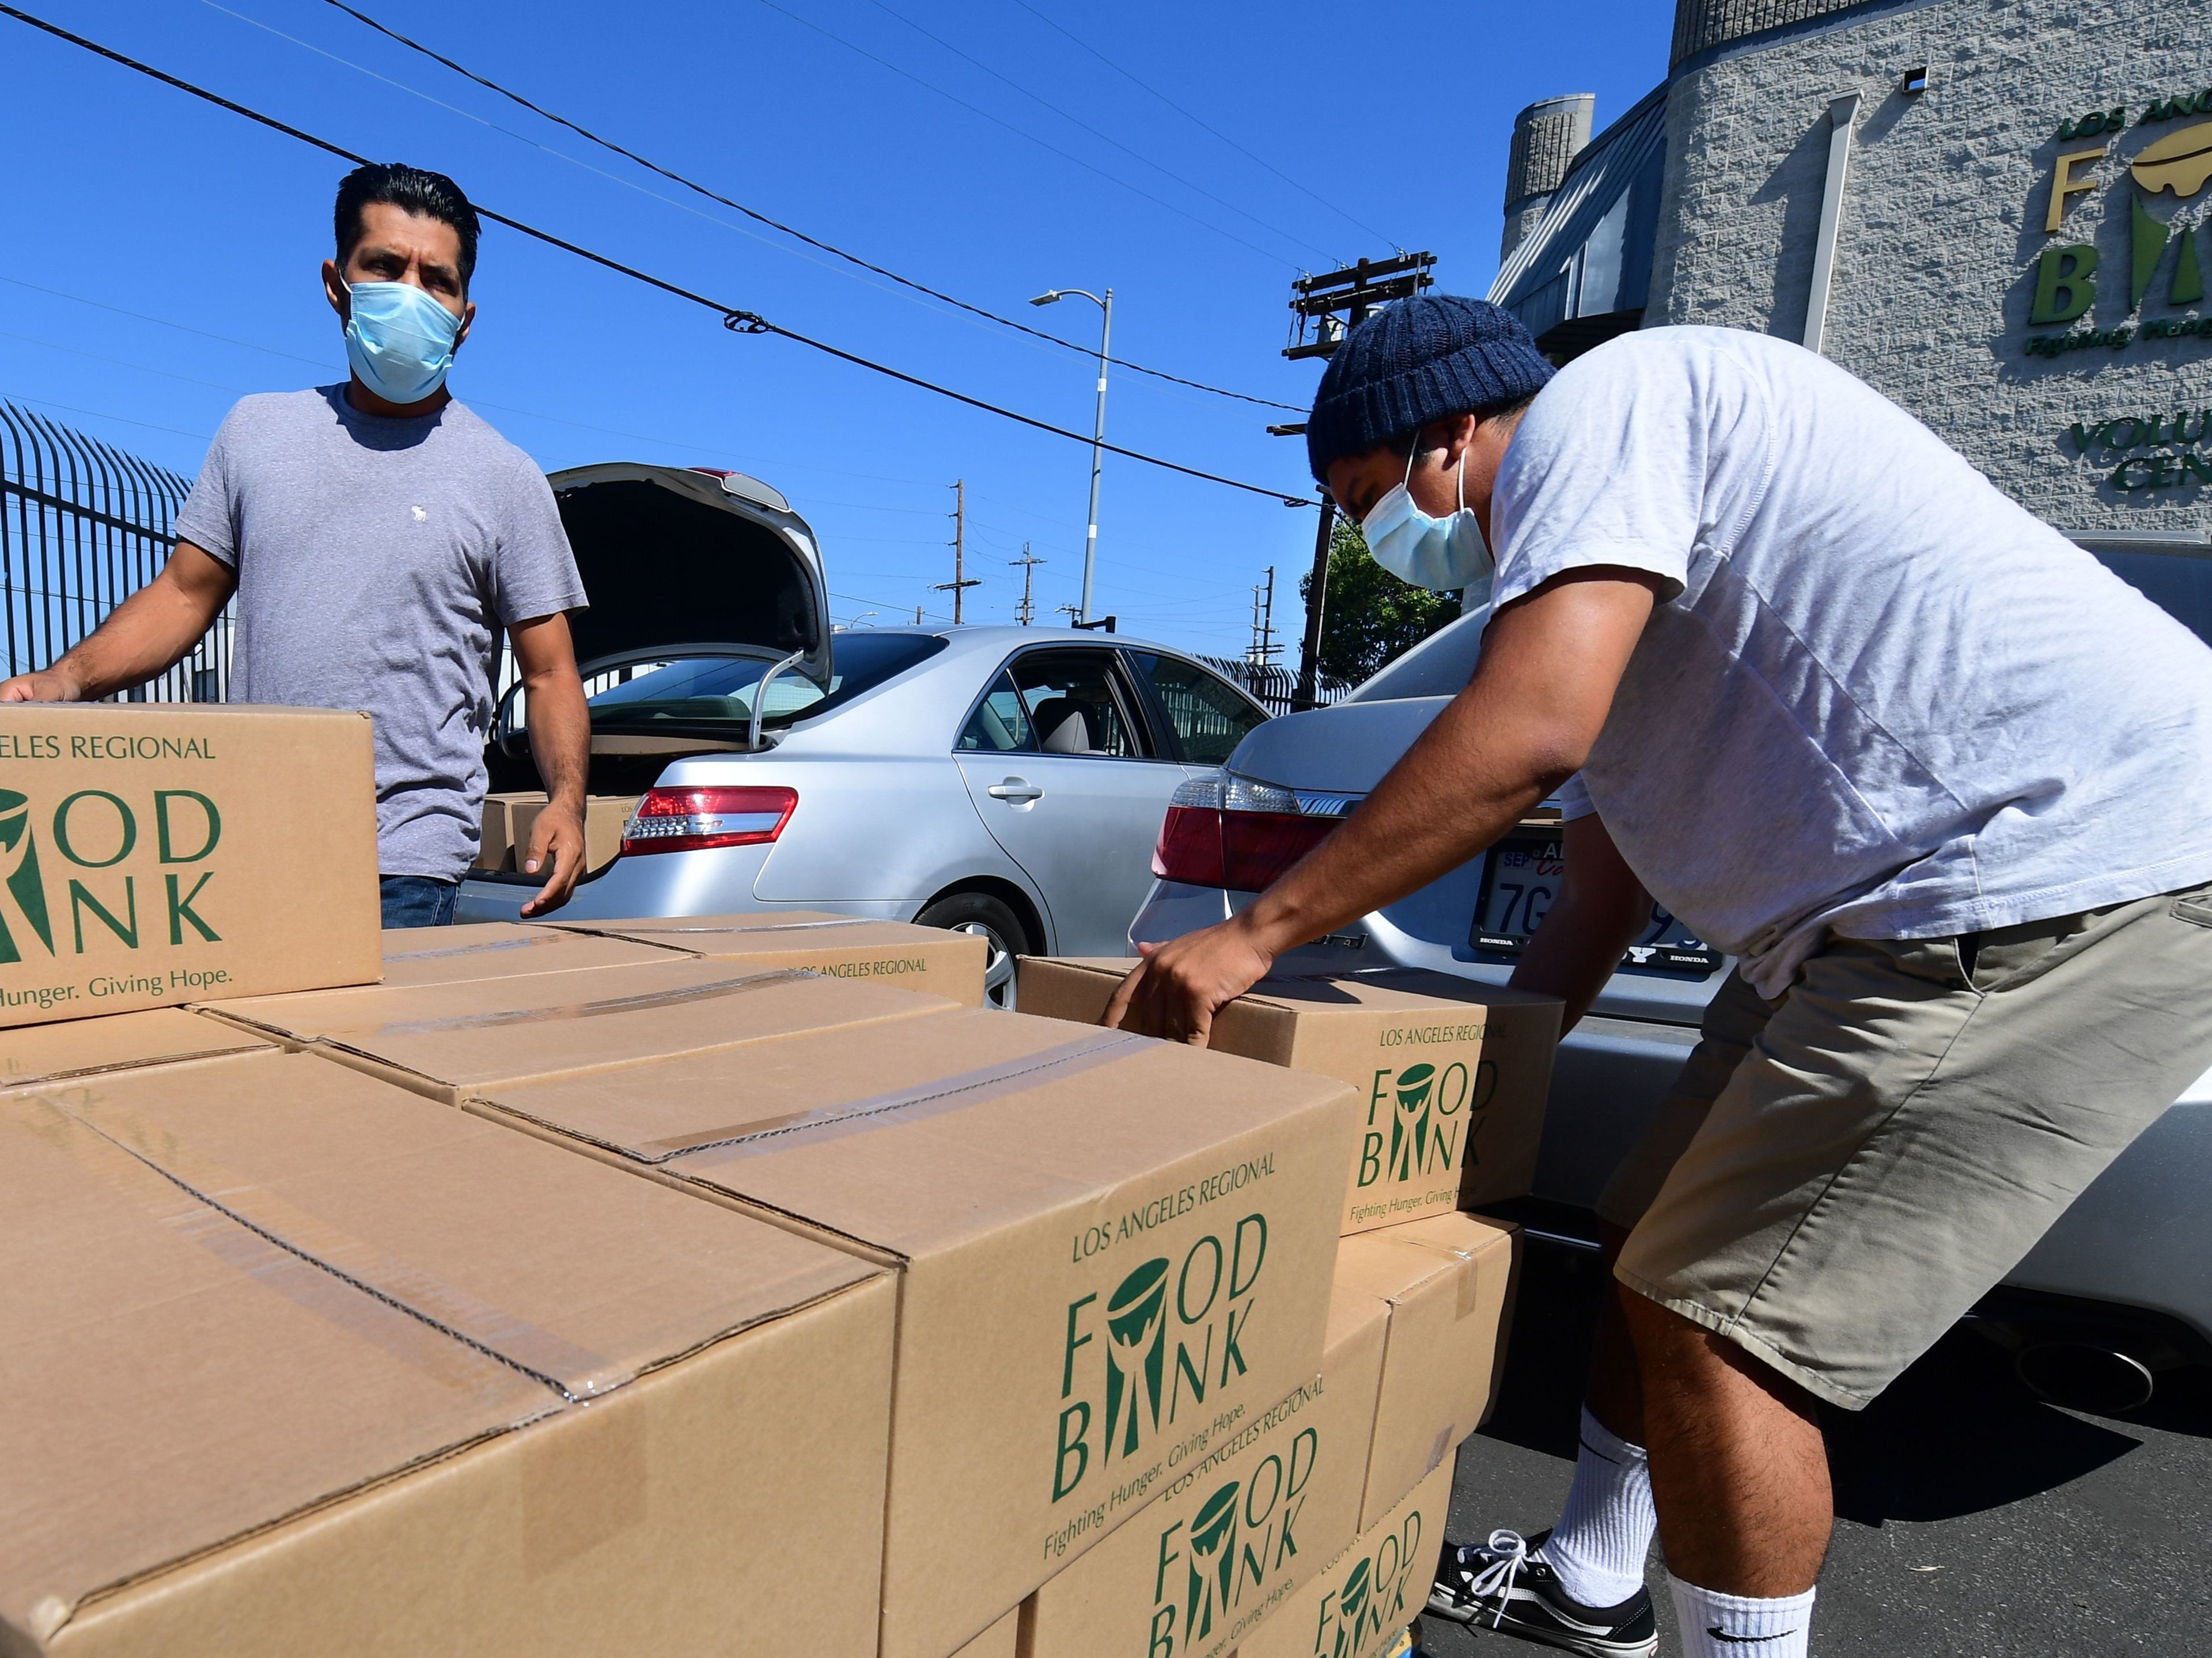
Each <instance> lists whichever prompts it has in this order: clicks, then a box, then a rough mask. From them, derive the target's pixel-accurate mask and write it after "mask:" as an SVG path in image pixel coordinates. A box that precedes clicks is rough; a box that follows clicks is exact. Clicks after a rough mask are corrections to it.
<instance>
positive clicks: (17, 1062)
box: [0, 1007, 276, 1089]
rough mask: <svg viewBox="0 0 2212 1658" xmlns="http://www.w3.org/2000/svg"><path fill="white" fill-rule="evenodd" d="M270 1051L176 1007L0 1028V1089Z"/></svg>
mask: <svg viewBox="0 0 2212 1658" xmlns="http://www.w3.org/2000/svg"><path fill="white" fill-rule="evenodd" d="M275 1047H276V1043H275V1042H274V1041H273V1040H272V1039H270V1037H267V1036H264V1035H258V1034H257V1033H255V1032H253V1031H251V1030H244V1029H235V1028H233V1027H230V1026H226V1025H222V1024H218V1023H216V1022H215V1021H214V1020H212V1019H203V1018H200V1017H197V1016H196V1015H194V1014H191V1013H187V1012H185V1010H184V1009H182V1008H180V1007H157V1008H149V1009H148V1010H147V1011H145V1012H143V1013H110V1014H108V1015H107V1016H106V1017H104V1018H98V1019H71V1020H70V1021H69V1022H68V1023H64V1024H31V1025H18V1026H16V1027H15V1029H9V1030H0V1089H8V1088H29V1087H35V1086H39V1085H41V1084H49V1083H58V1082H66V1081H69V1080H70V1079H71V1078H78V1077H91V1076H96V1075H99V1074H100V1073H101V1072H109V1071H127V1070H131V1069H132V1068H134V1067H136V1066H147V1065H169V1064H173V1063H175V1062H177V1061H179V1060H205V1059H213V1058H215V1057H216V1056H217V1055H218V1054H250V1053H252V1052H254V1051H256V1050H257V1049H262V1050H269V1049H273V1048H275Z"/></svg>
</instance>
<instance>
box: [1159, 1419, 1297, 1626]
mask: <svg viewBox="0 0 2212 1658" xmlns="http://www.w3.org/2000/svg"><path fill="white" fill-rule="evenodd" d="M1320 1445H1321V1439H1320V1435H1319V1434H1318V1433H1317V1432H1316V1430H1314V1429H1312V1428H1302V1429H1300V1430H1298V1432H1297V1436H1296V1437H1295V1438H1293V1439H1292V1440H1291V1443H1290V1447H1289V1449H1288V1451H1287V1453H1284V1452H1275V1451H1270V1452H1269V1453H1268V1454H1267V1455H1266V1456H1264V1457H1262V1458H1261V1459H1260V1461H1259V1462H1258V1464H1257V1465H1256V1466H1255V1467H1254V1468H1253V1469H1252V1471H1251V1473H1249V1475H1247V1476H1246V1477H1245V1478H1244V1479H1241V1480H1238V1479H1231V1480H1230V1481H1229V1482H1228V1483H1226V1484H1225V1485H1223V1486H1221V1487H1220V1489H1219V1490H1218V1491H1214V1492H1213V1493H1212V1495H1210V1496H1209V1497H1207V1498H1206V1501H1205V1502H1204V1503H1201V1504H1200V1507H1199V1510H1198V1513H1197V1514H1196V1515H1194V1517H1193V1518H1192V1520H1191V1522H1190V1527H1189V1530H1188V1534H1186V1533H1185V1531H1184V1527H1183V1522H1182V1521H1180V1520H1178V1521H1176V1522H1175V1523H1174V1524H1173V1525H1171V1526H1169V1527H1165V1528H1164V1529H1163V1530H1162V1531H1161V1533H1160V1540H1159V1551H1158V1564H1156V1565H1155V1567H1154V1569H1153V1572H1152V1636H1151V1638H1150V1640H1149V1641H1148V1642H1147V1643H1146V1648H1145V1658H1177V1655H1178V1654H1180V1653H1183V1652H1187V1651H1188V1650H1190V1649H1192V1648H1193V1647H1194V1645H1195V1644H1196V1643H1200V1642H1202V1641H1206V1640H1207V1639H1208V1638H1209V1637H1213V1636H1215V1635H1217V1634H1218V1633H1222V1632H1224V1631H1227V1630H1228V1629H1229V1627H1230V1620H1231V1619H1232V1618H1233V1617H1234V1615H1235V1614H1236V1613H1237V1612H1239V1611H1240V1610H1242V1609H1243V1608H1244V1607H1246V1606H1256V1605H1258V1604H1260V1603H1261V1602H1262V1601H1264V1600H1267V1598H1268V1596H1269V1594H1270V1593H1271V1591H1272V1590H1273V1588H1274V1587H1275V1586H1276V1585H1277V1584H1279V1583H1281V1582H1284V1581H1285V1579H1286V1577H1287V1576H1288V1572H1287V1568H1288V1567H1289V1565H1290V1563H1291V1561H1293V1560H1295V1559H1296V1558H1297V1552H1298V1542H1297V1522H1298V1514H1299V1511H1300V1510H1301V1509H1304V1506H1305V1488H1306V1485H1307V1483H1308V1482H1309V1481H1310V1480H1311V1479H1312V1478H1313V1470H1314V1461H1315V1459H1316V1455H1318V1453H1319V1450H1320Z"/></svg>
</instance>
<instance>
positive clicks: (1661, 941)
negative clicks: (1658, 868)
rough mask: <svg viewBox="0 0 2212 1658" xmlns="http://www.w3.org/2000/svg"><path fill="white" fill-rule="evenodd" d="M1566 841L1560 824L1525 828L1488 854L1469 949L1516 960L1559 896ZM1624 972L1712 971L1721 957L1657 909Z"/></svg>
mask: <svg viewBox="0 0 2212 1658" xmlns="http://www.w3.org/2000/svg"><path fill="white" fill-rule="evenodd" d="M1566 872H1567V853H1566V837H1565V832H1564V830H1563V829H1562V827H1561V826H1560V825H1559V824H1541V825H1539V824H1524V825H1523V826H1522V827H1521V828H1520V829H1515V830H1513V831H1511V832H1510V834H1508V835H1506V836H1505V838H1504V840H1502V841H1499V842H1498V844H1497V845H1496V846H1495V847H1492V848H1491V851H1490V858H1489V861H1488V862H1487V863H1486V865H1484V868H1483V872H1482V887H1481V890H1480V892H1479V893H1478V894H1477V896H1476V898H1475V904H1474V925H1473V926H1471V927H1469V928H1468V938H1467V942H1468V948H1469V949H1471V950H1475V951H1477V952H1479V953H1480V954H1482V955H1485V956H1492V957H1497V956H1504V957H1513V956H1518V955H1519V954H1521V952H1522V950H1526V949H1527V948H1528V939H1529V938H1530V936H1531V935H1532V934H1534V932H1535V931H1536V928H1537V927H1538V926H1540V925H1541V923H1542V921H1543V920H1544V917H1545V915H1546V914H1547V913H1548V912H1549V911H1550V909H1551V908H1552V905H1553V901H1554V900H1556V899H1557V898H1558V897H1559V887H1560V884H1561V883H1562V882H1563V881H1565V878H1566ZM1621 965H1622V966H1623V967H1625V968H1631V969H1635V968H1641V969H1645V970H1647V971H1652V972H1659V973H1693V974H1699V975H1705V974H1709V973H1713V972H1716V971H1717V970H1718V969H1719V968H1720V965H1721V953H1720V951H1718V950H1713V949H1711V948H1710V947H1708V946H1707V945H1706V944H1705V941H1704V940H1703V939H1701V938H1696V937H1694V936H1692V933H1691V932H1690V930H1689V929H1688V928H1687V927H1686V926H1683V925H1682V924H1681V923H1680V921H1678V920H1675V919H1674V916H1672V915H1671V914H1668V912H1667V911H1665V910H1663V909H1661V908H1656V906H1655V907H1654V908H1653V909H1652V912H1651V921H1650V926H1647V927H1645V929H1644V932H1643V935H1642V936H1641V937H1639V938H1638V939H1637V940H1636V942H1635V943H1634V944H1631V945H1630V946H1629V947H1628V953H1627V955H1626V956H1625V957H1622V959H1621Z"/></svg>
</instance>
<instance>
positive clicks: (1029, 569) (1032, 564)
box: [1006, 541, 1045, 628]
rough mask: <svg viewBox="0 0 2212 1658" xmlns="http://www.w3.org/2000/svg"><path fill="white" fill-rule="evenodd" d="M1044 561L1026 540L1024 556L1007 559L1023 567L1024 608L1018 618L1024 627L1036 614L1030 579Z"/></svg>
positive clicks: (1023, 545) (1023, 548)
mask: <svg viewBox="0 0 2212 1658" xmlns="http://www.w3.org/2000/svg"><path fill="white" fill-rule="evenodd" d="M1006 562H1007V563H1009V564H1018V565H1020V566H1021V567H1022V608H1021V612H1020V616H1019V617H1018V619H1019V621H1020V623H1021V624H1022V626H1024V628H1026V627H1028V626H1029V625H1030V616H1033V615H1035V614H1036V610H1035V607H1034V606H1033V605H1032V604H1030V580H1031V579H1032V578H1033V577H1034V576H1035V575H1036V567H1037V566H1038V565H1040V564H1042V563H1043V562H1045V561H1044V560H1042V559H1041V558H1039V557H1038V556H1036V554H1034V553H1032V552H1030V544H1029V543H1028V542H1026V541H1024V543H1022V556H1020V557H1019V558H1010V559H1008V560H1007V561H1006Z"/></svg>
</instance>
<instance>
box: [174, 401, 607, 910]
mask: <svg viewBox="0 0 2212 1658" xmlns="http://www.w3.org/2000/svg"><path fill="white" fill-rule="evenodd" d="M176 532H177V536H178V538H179V540H182V541H189V542H191V543H192V544H195V545H196V546H198V547H202V548H204V549H205V550H207V551H208V552H209V553H210V554H211V555H212V556H215V557H216V558H218V559H220V560H222V562H224V563H225V564H228V565H229V566H230V567H231V568H234V569H235V570H236V571H237V572H238V636H237V639H236V641H235V654H234V657H233V659H232V666H231V679H230V695H231V700H232V701H238V702H275V703H284V704H289V705H292V706H295V707H306V708H362V709H366V710H367V711H368V714H370V716H371V717H372V718H373V719H374V722H375V726H376V836H377V862H378V865H379V866H380V869H381V870H382V872H383V873H385V874H386V875H430V876H435V877H437V878H440V879H442V880H454V879H458V878H459V877H460V876H461V875H462V874H463V873H465V872H466V871H467V869H468V867H469V865H470V863H471V861H472V860H473V859H474V858H475V856H476V850H477V827H478V823H479V821H480V819H481V817H482V812H483V792H484V762H483V744H484V735H485V732H487V731H488V730H489V727H490V725H491V715H492V685H493V678H494V675H495V672H496V671H497V667H498V650H499V641H500V636H501V630H502V629H504V628H505V627H506V626H507V624H510V623H516V622H525V621H528V620H530V619H531V618H532V617H535V616H550V615H552V614H553V613H554V612H556V611H558V610H575V609H577V608H579V607H580V606H581V605H582V604H584V603H585V598H584V587H583V583H582V581H581V580H580V579H579V578H578V576H577V574H576V560H575V556H574V554H573V553H572V552H571V551H570V550H569V548H568V537H567V535H566V534H565V533H564V532H563V531H562V528H561V515H560V512H559V510H558V509H557V508H556V507H555V506H554V504H553V492H552V490H551V489H550V488H548V487H547V484H546V482H545V476H544V473H542V472H540V471H538V467H537V465H536V464H535V463H534V462H532V460H531V459H530V457H529V456H527V455H526V454H524V453H523V452H522V451H520V449H518V448H516V447H515V446H513V444H511V443H509V442H508V441H507V440H506V439H505V438H502V437H501V436H500V434H498V433H497V432H495V431H494V430H493V429H492V428H490V427H489V426H488V425H486V424H485V423H484V422H483V421H482V420H480V419H478V418H477V416H475V415H474V414H472V413H471V412H470V411H469V410H467V409H466V408H465V407H463V406H462V405H461V404H458V403H449V404H447V405H446V406H445V407H444V408H443V409H441V410H439V411H438V412H437V413H436V414H435V415H428V416H423V417H422V418H421V419H418V420H386V419H384V418H382V417H380V416H374V415H364V414H362V413H361V412H360V411H359V410H356V409H355V408H354V407H353V405H352V404H349V403H348V402H347V401H346V399H345V388H344V387H343V386H323V387H321V388H319V389H318V390H316V391H313V392H276V393H271V394H268V395H264V396H260V397H251V398H244V399H242V400H241V401H240V403H239V404H238V406H237V407H236V408H234V409H233V410H231V411H230V414H229V416H228V417H227V418H226V419H225V420H224V421H223V423H222V429H221V430H219V431H218V432H216V434H215V443H214V445H213V446H212V447H210V449H209V451H208V457H207V464H206V465H204V467H203V468H202V469H201V471H200V476H199V481H198V482H197V483H195V484H194V485H193V486H192V493H191V499H190V500H188V501H185V508H184V511H183V512H182V513H179V514H178V517H177V524H176Z"/></svg>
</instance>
